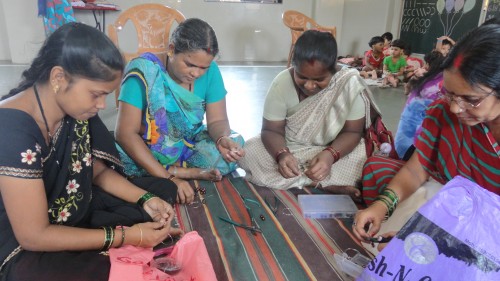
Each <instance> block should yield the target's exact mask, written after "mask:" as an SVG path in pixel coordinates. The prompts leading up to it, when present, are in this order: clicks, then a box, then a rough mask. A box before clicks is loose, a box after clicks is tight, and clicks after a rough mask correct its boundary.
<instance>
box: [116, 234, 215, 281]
mask: <svg viewBox="0 0 500 281" xmlns="http://www.w3.org/2000/svg"><path fill="white" fill-rule="evenodd" d="M154 256H155V252H154V251H153V249H151V248H140V247H135V246H131V245H127V246H123V247H121V248H113V249H110V250H109V258H110V261H111V270H110V273H109V281H140V280H144V281H150V280H151V281H152V280H155V281H175V280H207V281H217V278H216V276H215V272H214V269H213V266H212V262H211V261H210V257H209V256H208V252H207V248H206V246H205V243H204V242H203V238H201V236H200V235H198V233H197V232H196V231H191V232H188V233H186V234H185V235H184V236H183V237H182V238H181V239H180V240H179V241H178V242H177V244H175V247H174V249H173V251H172V253H171V254H170V255H169V257H171V258H173V259H175V261H176V262H177V263H178V264H180V265H181V267H182V268H181V270H180V271H179V272H177V273H175V275H169V274H167V273H165V272H163V271H161V270H158V269H157V268H155V267H152V266H150V262H151V261H152V260H153V257H154Z"/></svg>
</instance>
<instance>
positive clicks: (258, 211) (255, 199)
mask: <svg viewBox="0 0 500 281" xmlns="http://www.w3.org/2000/svg"><path fill="white" fill-rule="evenodd" d="M193 184H194V185H195V186H196V187H200V188H205V190H206V193H205V194H204V195H201V196H199V195H197V197H196V200H195V202H194V203H193V204H190V205H178V206H177V213H178V220H179V224H180V225H181V227H182V228H183V229H184V230H185V231H191V230H196V231H198V233H199V234H200V235H201V236H202V237H203V238H204V241H205V244H206V246H207V249H208V253H209V254H210V258H211V260H212V264H213V266H214V269H215V272H216V274H217V277H218V280H237V281H240V280H301V281H302V280H329V281H330V280H351V279H350V278H349V277H348V276H346V275H345V274H344V273H342V272H341V270H340V269H339V267H338V266H337V264H336V262H335V260H334V257H333V253H341V252H343V251H345V250H346V249H348V248H351V249H356V250H358V251H360V252H361V253H362V254H364V255H366V256H370V254H368V253H367V252H366V251H365V250H364V249H363V247H362V246H361V244H359V243H358V242H357V241H356V240H355V238H354V237H353V235H352V233H351V222H352V221H351V220H338V219H324V220H315V219H304V218H303V216H302V214H301V211H300V206H299V204H298V202H297V195H298V194H307V193H311V190H308V189H304V190H299V189H294V190H273V189H269V188H263V187H259V186H254V185H252V184H251V183H249V182H247V181H246V180H244V179H242V178H233V177H232V176H229V177H224V179H223V180H222V181H221V182H217V183H212V182H208V181H194V182H193ZM313 191H316V190H313ZM275 197H276V198H277V200H278V202H279V203H278V210H277V212H276V214H274V213H273V211H272V210H271V209H270V208H269V207H268V205H267V204H266V202H265V199H267V201H268V202H269V203H270V204H271V205H274V203H275V199H274V198H275ZM243 198H245V199H246V200H243ZM201 199H205V204H202V203H201ZM245 205H246V206H245ZM246 207H248V208H249V209H250V210H251V213H252V216H253V217H254V219H255V223H256V224H257V225H258V226H259V227H260V229H261V230H262V233H256V234H255V235H254V234H252V232H251V231H249V230H246V229H243V228H240V227H235V226H233V225H232V224H230V223H227V222H225V221H223V220H221V219H219V217H224V218H228V219H231V220H233V221H235V222H238V223H243V224H245V225H251V220H250V216H249V214H248V212H247V209H246ZM260 216H263V218H264V220H262V219H261V218H260Z"/></svg>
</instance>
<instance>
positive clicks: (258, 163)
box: [239, 70, 369, 189]
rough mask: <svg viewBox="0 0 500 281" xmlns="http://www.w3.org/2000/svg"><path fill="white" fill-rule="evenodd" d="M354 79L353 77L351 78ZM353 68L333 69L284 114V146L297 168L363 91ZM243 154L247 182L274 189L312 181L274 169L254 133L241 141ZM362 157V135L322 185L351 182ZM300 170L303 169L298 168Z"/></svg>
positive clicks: (317, 150)
mask: <svg viewBox="0 0 500 281" xmlns="http://www.w3.org/2000/svg"><path fill="white" fill-rule="evenodd" d="M352 79H355V80H356V81H352ZM360 80H361V79H359V77H358V75H357V71H352V70H341V71H339V72H337V73H336V74H335V75H334V76H333V77H332V80H331V81H330V83H329V85H328V86H327V87H326V88H325V89H323V90H322V91H321V92H319V93H317V94H315V95H313V96H311V97H308V98H306V99H305V100H303V101H302V102H300V103H299V104H298V105H296V107H297V108H296V110H293V109H292V110H293V111H295V113H293V114H292V115H291V116H288V117H287V118H286V125H285V139H286V146H287V147H288V148H289V149H290V152H291V153H292V154H293V155H294V157H295V158H297V160H298V162H299V168H301V167H302V168H305V167H306V166H307V163H308V161H310V160H311V159H312V158H313V157H314V156H316V155H317V154H318V153H320V152H321V151H322V150H323V149H324V148H325V147H326V146H327V145H329V144H330V143H331V142H332V141H333V140H334V139H335V138H336V137H337V134H338V133H339V132H340V130H341V128H342V126H340V129H338V130H333V129H332V128H331V126H330V125H331V124H334V123H340V124H344V123H345V122H346V118H347V116H348V115H349V111H350V109H351V107H352V104H353V102H354V100H355V98H356V97H357V95H362V97H363V99H365V96H364V94H367V91H369V90H368V89H367V87H365V85H364V84H362V83H361V82H360ZM244 149H245V152H246V156H245V157H244V158H242V159H241V160H240V161H239V164H240V166H241V167H242V168H243V169H245V171H246V172H247V175H246V178H247V180H249V181H250V182H252V183H254V184H257V185H260V186H266V187H271V188H276V189H288V188H292V187H300V188H302V187H304V186H307V185H310V184H311V183H312V181H311V179H309V178H308V177H307V176H305V175H301V176H298V177H295V178H290V179H286V178H284V177H283V176H282V175H281V174H280V173H279V171H278V164H277V163H276V161H275V159H274V158H273V156H272V155H270V154H269V153H268V152H267V150H266V148H265V147H264V144H263V143H262V140H261V137H260V135H259V136H256V137H254V138H252V139H250V140H248V141H247V142H246V143H245V147H244ZM365 160H366V150H365V144H364V139H361V141H360V143H359V144H358V145H357V146H356V147H355V148H354V150H353V151H351V153H349V154H348V155H346V156H344V157H342V158H341V159H340V160H339V161H337V162H335V163H334V164H333V165H332V168H331V171H330V174H329V175H328V176H327V177H326V178H325V179H324V180H323V181H321V182H320V183H321V185H322V186H355V185H356V182H357V181H358V180H359V179H360V178H361V170H362V167H363V163H364V162H365ZM301 170H302V171H301V172H303V169H301Z"/></svg>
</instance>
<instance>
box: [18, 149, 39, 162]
mask: <svg viewBox="0 0 500 281" xmlns="http://www.w3.org/2000/svg"><path fill="white" fill-rule="evenodd" d="M21 156H22V159H21V162H23V163H27V164H28V165H31V164H33V163H35V162H36V152H33V151H31V149H28V150H26V152H21Z"/></svg>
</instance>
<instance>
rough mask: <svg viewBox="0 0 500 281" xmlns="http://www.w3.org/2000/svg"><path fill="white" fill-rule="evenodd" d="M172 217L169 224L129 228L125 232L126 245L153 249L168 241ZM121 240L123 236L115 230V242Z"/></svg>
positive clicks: (151, 223)
mask: <svg viewBox="0 0 500 281" xmlns="http://www.w3.org/2000/svg"><path fill="white" fill-rule="evenodd" d="M171 222H172V217H170V219H169V220H168V221H167V224H165V225H164V224H163V223H161V222H145V223H138V224H134V225H133V226H132V227H130V228H127V229H126V232H125V241H126V244H128V245H132V246H137V247H142V248H152V247H154V246H156V245H158V244H160V243H161V242H162V241H163V240H165V239H167V237H168V236H169V235H171V234H170V231H171V227H170V223H171ZM119 239H121V234H120V231H119V230H118V229H116V230H115V241H116V240H119Z"/></svg>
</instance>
